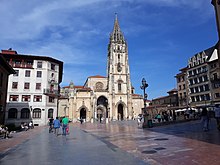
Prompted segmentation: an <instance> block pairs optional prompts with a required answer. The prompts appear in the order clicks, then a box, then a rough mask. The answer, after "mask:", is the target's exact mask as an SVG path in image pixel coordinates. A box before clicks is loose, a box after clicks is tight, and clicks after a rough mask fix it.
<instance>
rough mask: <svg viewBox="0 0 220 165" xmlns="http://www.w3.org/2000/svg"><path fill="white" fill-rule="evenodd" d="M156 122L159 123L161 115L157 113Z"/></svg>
mask: <svg viewBox="0 0 220 165" xmlns="http://www.w3.org/2000/svg"><path fill="white" fill-rule="evenodd" d="M157 120H158V122H159V123H160V122H161V115H160V114H159V113H158V115H157Z"/></svg>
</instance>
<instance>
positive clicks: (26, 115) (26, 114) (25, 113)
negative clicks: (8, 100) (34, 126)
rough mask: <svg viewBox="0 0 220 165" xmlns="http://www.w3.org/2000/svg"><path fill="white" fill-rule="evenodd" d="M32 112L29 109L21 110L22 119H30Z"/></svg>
mask: <svg viewBox="0 0 220 165" xmlns="http://www.w3.org/2000/svg"><path fill="white" fill-rule="evenodd" d="M29 116H30V110H29V109H28V108H23V109H21V119H29Z"/></svg>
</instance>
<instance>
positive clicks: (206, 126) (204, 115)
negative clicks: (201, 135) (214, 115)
mask: <svg viewBox="0 0 220 165" xmlns="http://www.w3.org/2000/svg"><path fill="white" fill-rule="evenodd" d="M201 120H202V126H203V131H208V130H209V117H208V111H207V109H206V108H205V107H204V108H202V112H201Z"/></svg>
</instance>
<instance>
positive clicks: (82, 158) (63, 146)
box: [0, 119, 220, 165]
mask: <svg viewBox="0 0 220 165" xmlns="http://www.w3.org/2000/svg"><path fill="white" fill-rule="evenodd" d="M136 122H137V121H135V120H129V121H116V122H111V123H108V124H100V123H98V122H97V123H93V124H92V123H83V124H80V123H71V124H70V134H69V135H67V136H62V135H59V136H58V137H56V136H55V135H54V134H52V133H50V134H49V133H48V127H46V126H41V127H37V128H35V129H33V130H30V131H26V132H21V133H15V134H14V135H13V137H12V138H10V139H1V140H0V152H1V154H0V164H2V165H7V164H23V163H28V164H66V163H69V164H92V165H93V164H94V165H95V164H131V165H133V164H153V165H159V164H169V165H170V164H173V165H174V164H190V165H191V164H199V165H203V164H204V165H205V164H209V165H217V164H219V156H220V153H219V152H218V151H219V150H220V146H219V145H220V141H219V139H220V133H219V132H218V130H217V129H216V123H215V120H214V119H212V120H211V122H210V130H209V131H208V132H203V130H202V129H201V123H200V120H196V121H188V122H185V123H180V124H171V125H164V126H159V127H153V128H150V129H142V128H139V127H138V126H137V123H136ZM60 133H61V132H60ZM15 162H16V163H15Z"/></svg>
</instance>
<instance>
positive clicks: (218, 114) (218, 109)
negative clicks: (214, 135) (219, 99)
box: [214, 104, 220, 131]
mask: <svg viewBox="0 0 220 165" xmlns="http://www.w3.org/2000/svg"><path fill="white" fill-rule="evenodd" d="M214 111H215V119H216V122H217V129H218V130H219V131H220V105H219V104H216V105H215V108H214Z"/></svg>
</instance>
